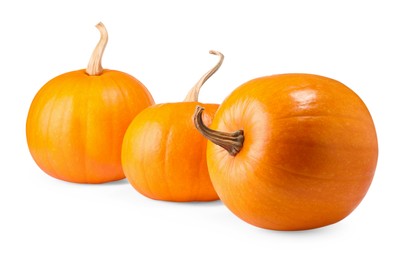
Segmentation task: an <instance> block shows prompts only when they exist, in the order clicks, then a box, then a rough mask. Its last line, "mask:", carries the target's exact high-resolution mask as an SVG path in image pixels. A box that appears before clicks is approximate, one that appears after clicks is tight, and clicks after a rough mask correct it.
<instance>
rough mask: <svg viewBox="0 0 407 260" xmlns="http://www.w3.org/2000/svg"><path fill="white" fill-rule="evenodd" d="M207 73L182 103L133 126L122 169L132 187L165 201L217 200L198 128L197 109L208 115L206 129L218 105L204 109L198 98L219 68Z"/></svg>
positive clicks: (154, 109)
mask: <svg viewBox="0 0 407 260" xmlns="http://www.w3.org/2000/svg"><path fill="white" fill-rule="evenodd" d="M210 53H212V54H215V55H218V56H219V57H220V59H219V62H218V63H217V65H216V66H215V67H214V68H213V69H211V70H210V71H208V72H207V73H206V74H205V75H204V76H203V77H202V78H201V79H200V80H199V81H198V82H197V84H196V85H195V86H194V87H193V88H192V89H191V90H190V92H189V93H188V95H187V97H186V98H185V100H184V101H183V102H177V103H164V104H157V105H154V106H151V107H149V108H146V109H145V110H143V111H142V112H141V113H140V114H138V115H137V116H136V117H135V118H134V120H133V121H132V122H131V124H130V126H129V128H128V129H127V131H126V134H125V136H124V140H123V147H122V165H123V170H124V173H125V175H126V177H127V179H128V180H129V182H130V183H131V185H132V186H133V187H134V188H135V189H136V190H137V191H138V192H140V193H141V194H143V195H144V196H146V197H149V198H151V199H155V200H164V201H176V202H182V201H183V202H186V201H212V200H217V199H219V197H218V195H217V194H216V192H215V190H214V188H213V186H212V183H211V181H210V178H209V173H208V169H207V165H206V156H205V153H206V139H205V138H204V137H203V136H201V135H200V134H199V133H198V132H197V131H196V129H195V127H194V121H193V113H194V111H195V108H196V106H197V105H200V106H203V107H205V109H206V112H205V113H204V114H203V120H204V121H205V123H206V124H210V123H211V122H212V118H213V116H214V114H215V112H216V110H217V108H218V106H219V105H218V104H202V103H200V102H198V95H199V90H200V88H201V86H202V85H203V84H204V82H205V81H206V80H207V79H208V78H209V77H210V76H211V75H212V74H213V73H215V71H216V70H217V69H218V68H219V67H220V66H221V64H222V61H223V55H222V54H221V53H220V52H217V51H211V52H210Z"/></svg>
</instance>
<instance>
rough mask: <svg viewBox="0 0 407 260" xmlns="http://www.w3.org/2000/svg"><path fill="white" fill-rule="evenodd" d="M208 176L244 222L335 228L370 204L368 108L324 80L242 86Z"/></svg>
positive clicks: (373, 155) (277, 78) (269, 80)
mask: <svg viewBox="0 0 407 260" xmlns="http://www.w3.org/2000/svg"><path fill="white" fill-rule="evenodd" d="M202 111H203V108H200V107H198V108H197V110H196V114H195V124H196V127H197V129H198V130H199V131H200V132H201V133H202V134H203V135H204V136H206V137H207V138H208V139H209V140H210V141H211V142H209V143H208V146H207V162H208V170H209V174H210V177H211V180H212V183H213V185H214V187H215V190H216V191H217V193H218V194H219V197H220V199H221V200H222V201H223V202H224V204H225V205H226V206H227V207H228V208H229V209H230V210H231V211H232V212H233V213H234V214H236V215H237V216H238V217H240V218H241V219H243V220H244V221H246V222H248V223H250V224H252V225H255V226H258V227H261V228H266V229H274V230H304V229H312V228H318V227H322V226H326V225H329V224H333V223H335V222H338V221H340V220H341V219H343V218H345V217H346V216H348V215H349V214H350V213H351V212H352V211H353V210H354V209H355V208H356V207H357V206H358V205H359V203H360V202H361V201H362V199H363V198H364V196H365V194H366V193H367V191H368V189H369V186H370V184H371V182H372V179H373V176H374V172H375V168H376V163H377V159H378V143H377V136H376V131H375V126H374V122H373V120H372V117H371V115H370V113H369V111H368V109H367V107H366V105H365V104H364V102H363V101H362V100H361V99H360V98H359V97H358V96H357V94H356V93H354V92H353V91H352V90H351V89H349V88H348V87H347V86H345V85H344V84H342V83H340V82H338V81H336V80H333V79H330V78H327V77H322V76H318V75H310V74H282V75H274V76H266V77H261V78H257V79H253V80H251V81H248V82H246V83H245V84H243V85H241V86H240V87H238V88H237V89H236V90H234V91H233V92H232V93H231V94H230V96H228V97H227V98H226V99H225V100H224V102H223V103H222V104H221V105H220V107H219V109H218V111H217V113H216V115H215V117H214V119H213V122H212V125H211V129H209V128H208V127H207V126H205V122H202V120H201V113H202Z"/></svg>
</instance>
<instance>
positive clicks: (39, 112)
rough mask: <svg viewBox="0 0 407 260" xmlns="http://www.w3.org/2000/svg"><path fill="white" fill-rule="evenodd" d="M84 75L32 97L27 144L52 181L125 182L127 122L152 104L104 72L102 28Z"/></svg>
mask: <svg viewBox="0 0 407 260" xmlns="http://www.w3.org/2000/svg"><path fill="white" fill-rule="evenodd" d="M96 27H97V28H98V30H99V31H100V33H101V38H100V41H99V43H98V44H97V46H96V48H95V50H94V52H93V54H92V56H91V59H90V61H89V65H88V67H87V69H86V70H85V69H82V70H77V71H72V72H68V73H65V74H62V75H59V76H57V77H55V78H53V79H51V80H50V81H48V82H47V83H46V84H45V85H44V86H43V87H42V88H41V89H40V90H39V92H38V93H37V94H36V96H35V97H34V99H33V101H32V103H31V106H30V109H29V112H28V116H27V122H26V136H27V143H28V147H29V150H30V153H31V155H32V157H33V158H34V160H35V162H36V163H37V164H38V166H39V167H40V168H41V169H42V170H43V171H45V172H46V173H47V174H49V175H50V176H53V177H55V178H57V179H61V180H65V181H69V182H76V183H103V182H109V181H115V180H120V179H123V178H124V177H125V176H124V173H123V170H122V167H121V156H120V152H121V145H122V141H123V136H124V133H125V131H126V129H127V127H128V125H129V124H130V122H131V120H132V119H133V118H134V117H135V116H136V115H137V114H138V113H139V112H140V111H141V110H142V109H144V108H146V107H148V106H150V105H152V104H154V100H153V98H152V96H151V94H150V93H149V91H148V90H147V88H146V87H145V86H144V85H143V84H142V83H141V82H140V81H139V80H137V79H136V78H134V77H132V76H131V75H129V74H126V73H124V72H121V71H116V70H108V69H103V68H102V65H101V60H102V55H103V51H104V49H105V47H106V44H107V41H108V35H107V31H106V28H105V26H104V25H103V24H102V23H99V24H98V25H96Z"/></svg>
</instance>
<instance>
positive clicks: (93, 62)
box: [86, 22, 108, 76]
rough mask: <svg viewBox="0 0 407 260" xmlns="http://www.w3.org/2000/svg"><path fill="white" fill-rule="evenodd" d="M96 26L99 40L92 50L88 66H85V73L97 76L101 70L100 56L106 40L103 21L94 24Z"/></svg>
mask: <svg viewBox="0 0 407 260" xmlns="http://www.w3.org/2000/svg"><path fill="white" fill-rule="evenodd" d="M96 28H97V29H98V30H99V32H100V40H99V42H98V44H97V45H96V47H95V50H94V51H93V53H92V56H91V57H90V60H89V63H88V67H87V68H86V73H87V74H88V75H89V76H98V75H100V74H102V72H103V67H102V56H103V52H104V51H105V48H106V44H107V40H108V35H107V30H106V27H105V26H104V25H103V23H101V22H100V23H98V24H97V25H96Z"/></svg>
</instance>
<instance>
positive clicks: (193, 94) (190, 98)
mask: <svg viewBox="0 0 407 260" xmlns="http://www.w3.org/2000/svg"><path fill="white" fill-rule="evenodd" d="M209 53H210V54H214V55H217V56H219V61H218V63H217V64H216V65H215V66H214V67H213V68H212V69H211V70H209V71H208V72H207V73H205V74H204V75H203V76H202V78H201V79H200V80H199V81H198V82H197V83H196V84H195V86H193V87H192V88H191V90H190V91H189V92H188V94H187V96H186V98H185V99H184V102H197V101H198V96H199V91H200V90H201V87H202V85H203V84H204V83H205V82H206V81H207V80H208V79H209V78H210V77H211V76H212V75H213V74H214V73H215V72H216V71H217V70H218V69H219V68H220V66H221V65H222V62H223V59H224V56H223V54H222V53H220V52H218V51H214V50H211V51H209Z"/></svg>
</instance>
